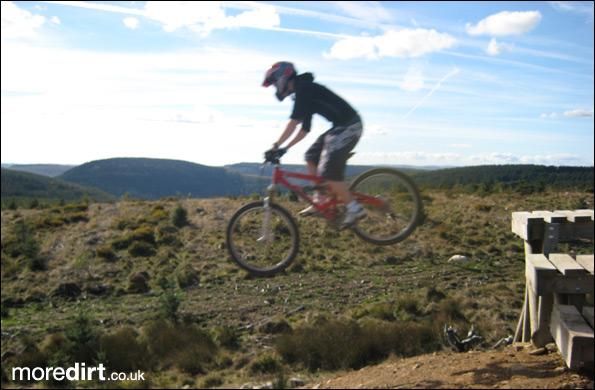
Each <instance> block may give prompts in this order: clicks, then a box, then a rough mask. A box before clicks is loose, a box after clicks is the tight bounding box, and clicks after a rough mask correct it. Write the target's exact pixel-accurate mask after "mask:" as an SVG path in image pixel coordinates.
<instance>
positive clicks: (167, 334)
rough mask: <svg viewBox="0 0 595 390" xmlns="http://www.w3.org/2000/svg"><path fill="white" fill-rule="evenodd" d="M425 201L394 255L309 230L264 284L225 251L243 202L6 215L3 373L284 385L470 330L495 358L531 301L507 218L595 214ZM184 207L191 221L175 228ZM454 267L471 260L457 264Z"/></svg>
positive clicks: (438, 193) (308, 226)
mask: <svg viewBox="0 0 595 390" xmlns="http://www.w3.org/2000/svg"><path fill="white" fill-rule="evenodd" d="M423 198H424V204H425V210H426V213H427V218H426V220H425V222H424V224H423V225H422V226H420V227H419V228H418V229H417V230H416V232H415V233H414V234H413V235H412V236H411V237H410V238H408V239H407V240H406V241H404V242H402V243H400V244H398V245H394V246H389V247H377V246H373V245H370V244H367V243H365V242H362V241H360V240H359V239H357V237H355V236H354V235H353V234H352V233H351V232H349V231H345V232H336V231H332V230H328V228H327V227H326V224H325V223H324V222H323V221H321V220H319V219H299V220H298V222H299V229H300V234H301V247H300V254H299V256H298V259H297V261H296V263H295V264H294V265H292V266H291V267H290V268H289V269H288V270H287V272H285V273H283V274H281V275H278V276H276V277H274V278H262V279H260V278H256V279H255V278H252V277H249V276H248V275H247V274H246V273H245V272H243V271H241V270H240V269H239V268H238V267H236V266H235V265H234V264H232V263H231V262H230V260H229V259H228V255H227V253H226V249H225V228H226V225H227V221H228V220H229V218H230V217H231V215H232V213H233V212H234V210H235V209H237V208H239V207H240V206H241V205H242V204H243V203H244V202H246V201H248V199H184V200H181V201H170V200H159V201H120V202H118V203H113V204H91V205H90V206H88V207H87V206H85V205H81V206H80V207H74V206H69V207H55V208H53V209H46V210H18V211H14V210H4V211H2V218H1V220H2V226H1V229H2V268H1V270H2V275H1V277H2V284H1V288H2V294H1V295H2V332H3V337H2V352H3V353H2V367H3V370H6V372H8V370H9V369H10V367H12V366H15V365H25V366H26V365H29V366H37V365H42V366H43V365H48V364H49V365H51V364H54V365H55V364H57V363H60V362H62V361H68V359H71V360H70V361H75V360H76V361H89V362H97V361H101V362H105V364H106V365H107V366H108V367H109V369H110V370H117V371H125V370H136V369H141V370H143V371H144V372H146V373H147V374H146V375H145V381H144V382H142V383H140V384H139V383H136V384H135V383H121V384H120V386H123V387H126V386H133V385H134V386H139V385H140V386H141V387H178V388H181V387H184V386H187V387H191V388H193V387H217V386H223V387H238V386H241V385H242V384H244V383H262V382H264V381H268V380H272V381H275V383H276V384H277V387H281V386H287V379H288V378H290V377H293V376H299V377H302V378H306V379H308V378H312V377H315V376H316V375H317V372H328V371H333V370H342V369H352V368H359V367H362V366H364V365H367V364H372V363H374V362H378V361H381V360H383V359H385V358H386V357H388V356H389V355H396V356H411V355H416V354H419V353H424V352H432V351H438V350H441V349H444V348H445V347H444V345H443V341H442V337H441V331H442V327H443V326H444V324H452V325H454V326H456V327H457V328H458V329H459V330H460V333H463V334H466V331H467V330H468V329H469V328H470V326H471V325H472V324H473V325H474V326H475V328H476V329H477V331H478V332H479V334H480V335H482V336H483V337H484V338H485V342H484V343H483V344H481V345H479V346H478V348H479V349H481V348H489V347H490V346H491V345H493V343H494V342H495V341H497V340H499V339H500V338H502V337H506V336H508V335H510V334H512V333H513V332H514V328H515V325H516V321H517V319H518V316H519V314H520V311H521V304H522V301H523V292H524V254H523V243H522V241H521V239H519V238H518V237H516V236H514V235H513V234H512V233H511V232H510V217H511V212H513V211H521V210H537V209H539V210H548V209H549V210H554V209H575V208H593V196H592V194H591V193H585V192H568V191H563V192H556V191H545V192H543V193H540V194H530V195H522V194H519V193H516V192H498V193H489V194H482V195H476V194H469V193H466V192H459V191H444V190H431V191H430V190H426V191H425V192H424V194H423ZM282 204H283V205H284V206H285V207H287V208H289V209H290V210H291V211H292V212H293V213H294V215H295V214H296V213H297V211H298V210H300V208H302V207H303V204H299V203H291V202H288V201H285V200H282ZM182 209H183V210H185V211H186V213H187V221H185V220H184V218H181V219H180V218H176V219H174V218H173V216H174V215H177V216H180V215H183V214H184V213H183V212H180V210H182ZM185 222H186V223H185ZM573 248H574V249H576V250H577V251H579V252H581V251H591V252H592V243H588V245H586V246H582V245H579V244H577V246H574V247H573ZM561 249H562V250H568V249H569V248H567V247H565V248H561ZM455 254H461V255H466V256H467V257H468V258H469V261H468V262H463V263H458V262H448V259H449V258H450V257H451V256H453V255H455ZM77 359H78V360H77ZM470 369H472V367H470ZM319 370H320V371H319ZM3 378H4V374H3ZM50 385H51V384H50ZM62 385H66V386H77V385H82V383H81V384H77V383H70V384H62ZM85 385H86V386H89V385H90V384H89V383H86V384H85ZM96 385H99V384H98V383H96ZM110 385H115V384H114V383H112V384H110Z"/></svg>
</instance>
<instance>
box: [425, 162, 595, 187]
mask: <svg viewBox="0 0 595 390" xmlns="http://www.w3.org/2000/svg"><path fill="white" fill-rule="evenodd" d="M414 179H415V181H416V182H417V183H418V184H420V185H423V186H427V187H431V188H451V187H453V186H457V185H458V186H465V185H481V184H483V185H495V184H500V185H505V186H509V187H518V186H523V185H538V186H544V187H545V186H549V187H554V188H565V189H578V190H583V189H584V190H593V167H557V166H545V165H478V166H472V167H461V168H448V169H438V170H435V171H428V172H418V173H417V174H415V175H414Z"/></svg>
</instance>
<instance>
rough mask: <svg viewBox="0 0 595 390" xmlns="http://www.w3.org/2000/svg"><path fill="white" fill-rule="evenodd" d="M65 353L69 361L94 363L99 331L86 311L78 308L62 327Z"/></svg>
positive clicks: (97, 348) (97, 349)
mask: <svg viewBox="0 0 595 390" xmlns="http://www.w3.org/2000/svg"><path fill="white" fill-rule="evenodd" d="M64 335H65V336H66V343H65V353H66V355H65V356H66V357H67V359H68V360H69V361H73V362H85V363H94V362H95V360H96V357H97V353H98V351H99V336H100V333H99V331H98V330H97V329H96V328H95V327H94V326H93V324H92V319H91V317H89V315H88V314H87V312H85V311H83V310H80V311H79V312H78V313H77V315H76V317H74V318H73V319H72V320H71V322H70V323H69V324H68V325H67V326H66V328H65V329H64Z"/></svg>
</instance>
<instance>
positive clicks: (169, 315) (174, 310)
mask: <svg viewBox="0 0 595 390" xmlns="http://www.w3.org/2000/svg"><path fill="white" fill-rule="evenodd" d="M159 302H160V314H161V317H162V318H164V319H166V320H170V321H173V322H176V321H178V309H179V308H180V303H181V302H182V300H181V299H180V297H179V296H178V295H177V294H176V293H175V292H173V291H172V290H166V291H164V293H163V294H162V295H161V297H160V298H159Z"/></svg>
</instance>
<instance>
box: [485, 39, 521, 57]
mask: <svg viewBox="0 0 595 390" xmlns="http://www.w3.org/2000/svg"><path fill="white" fill-rule="evenodd" d="M513 49H514V47H513V45H510V44H508V43H500V42H498V41H497V40H496V38H492V39H491V40H490V43H488V47H487V48H486V53H487V54H489V55H491V56H497V55H500V54H502V52H504V51H512V50H513Z"/></svg>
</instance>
